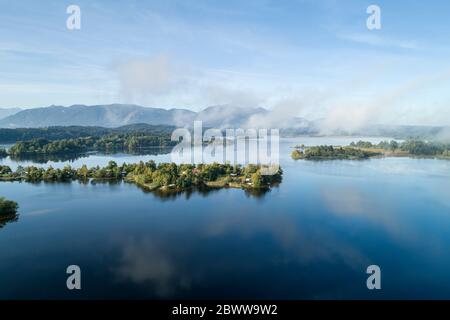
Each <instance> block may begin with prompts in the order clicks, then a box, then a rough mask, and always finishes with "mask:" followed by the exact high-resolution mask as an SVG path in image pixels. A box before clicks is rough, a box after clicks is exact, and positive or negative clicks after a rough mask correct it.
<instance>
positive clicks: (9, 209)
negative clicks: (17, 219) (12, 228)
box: [0, 197, 19, 216]
mask: <svg viewBox="0 0 450 320" xmlns="http://www.w3.org/2000/svg"><path fill="white" fill-rule="evenodd" d="M18 208H19V205H18V204H17V202H14V201H11V200H6V199H5V198H4V197H0V216H10V215H14V214H16V213H17V209H18Z"/></svg>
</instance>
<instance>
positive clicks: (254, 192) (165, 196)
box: [97, 182, 271, 201]
mask: <svg viewBox="0 0 450 320" xmlns="http://www.w3.org/2000/svg"><path fill="white" fill-rule="evenodd" d="M97 183H98V182H97ZM138 188H139V186H138ZM139 189H141V190H142V191H143V192H144V193H151V194H153V195H154V196H155V197H156V198H158V199H160V200H162V201H169V200H176V199H178V198H181V197H184V198H185V199H186V200H189V199H190V198H191V196H192V195H194V194H199V195H201V196H202V197H208V196H210V195H212V194H215V193H218V192H219V191H220V190H222V189H221V188H210V187H206V186H204V187H192V188H189V189H186V190H182V191H176V190H169V191H160V190H155V191H149V190H146V189H144V188H139ZM270 190H271V189H244V192H245V195H246V196H247V197H254V198H263V197H264V196H265V195H266V194H267V193H268V192H270Z"/></svg>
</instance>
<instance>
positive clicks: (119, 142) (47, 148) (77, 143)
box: [8, 133, 177, 156]
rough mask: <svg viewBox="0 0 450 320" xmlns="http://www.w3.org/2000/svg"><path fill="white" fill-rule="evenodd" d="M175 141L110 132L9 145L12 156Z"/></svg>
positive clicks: (124, 148) (120, 148) (166, 144)
mask: <svg viewBox="0 0 450 320" xmlns="http://www.w3.org/2000/svg"><path fill="white" fill-rule="evenodd" d="M176 143H177V142H174V141H171V140H170V135H160V136H149V135H146V134H144V133H125V134H111V135H106V136H100V137H83V138H74V139H63V140H56V141H50V140H47V139H43V138H38V139H32V140H29V141H19V142H16V143H15V144H14V145H13V146H11V147H10V148H9V150H8V153H9V154H10V155H12V156H21V155H33V154H48V155H51V154H79V153H84V152H88V151H105V152H113V151H124V152H136V151H139V150H142V149H145V148H149V147H169V146H174V145H175V144H176Z"/></svg>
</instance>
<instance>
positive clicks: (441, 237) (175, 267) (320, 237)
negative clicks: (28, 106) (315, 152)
mask: <svg viewBox="0 0 450 320" xmlns="http://www.w3.org/2000/svg"><path fill="white" fill-rule="evenodd" d="M354 140H358V139H357V138H354V137H353V138H348V137H336V138H320V137H318V138H292V139H282V141H281V142H280V152H281V154H280V161H281V166H282V168H283V171H284V175H283V182H282V183H281V184H280V185H279V186H278V187H277V188H273V189H272V190H271V191H270V192H267V193H265V194H260V195H252V194H249V193H246V192H244V191H243V190H238V189H222V190H215V191H211V192H198V191H193V192H189V193H186V192H185V193H180V194H176V195H172V196H167V197H161V196H158V195H155V194H153V193H148V192H143V191H142V190H141V189H139V188H137V187H136V186H135V185H132V184H127V183H117V184H108V183H97V184H92V183H88V184H81V183H78V182H74V183H69V184H64V183H60V184H51V183H39V184H31V183H19V182H14V183H7V182H2V183H0V195H2V196H5V197H6V198H8V199H12V200H15V201H17V202H18V203H19V205H20V210H19V213H20V215H19V217H18V219H17V221H15V222H10V223H7V224H4V225H3V226H2V225H1V224H0V226H2V227H1V228H0V299H25V298H26V299H38V298H64V299H79V298H81V299H98V298H125V299H128V298H129V299H131V298H154V299H172V298H180V299H196V298H208V299H213V298H219V299H220V298H226V299H244V298H245V299H251V298H253V299H257V298H261V299H331V298H336V299H351V298H362V299H390V298H402V299H412V298H423V299H427V298H445V299H450V275H449V270H450V232H449V231H450V161H445V160H435V159H413V158H379V159H375V158H374V159H369V160H363V161H348V160H338V161H317V162H308V161H303V160H300V161H294V160H292V159H290V153H291V151H292V149H291V147H292V146H294V145H297V144H301V143H304V144H306V145H316V144H334V145H347V144H349V143H350V142H351V141H354ZM364 140H371V141H373V142H377V141H379V140H380V139H367V138H364ZM111 159H113V160H115V161H116V162H118V163H122V162H137V161H139V160H141V159H142V160H145V161H146V160H149V159H154V160H155V161H158V162H160V161H163V162H165V161H170V156H169V155H167V154H165V155H164V154H163V155H145V156H138V155H125V154H118V155H102V154H93V155H89V156H87V157H84V158H79V159H74V160H71V161H64V162H58V161H50V162H47V163H44V164H39V165H42V166H49V165H52V166H53V167H62V166H64V165H66V164H70V165H72V166H75V167H79V166H81V165H82V164H87V165H88V166H91V165H97V164H98V165H105V164H106V163H107V162H108V161H109V160H111ZM32 163H33V161H31V160H29V161H15V160H11V159H9V158H5V159H0V164H7V165H10V166H11V167H13V168H14V167H17V165H28V164H32ZM372 264H375V265H378V266H379V267H380V268H381V286H382V288H381V290H368V289H367V287H366V279H367V277H368V275H367V274H366V268H367V267H368V266H369V265H372ZM69 265H79V266H80V268H81V273H82V290H79V291H77V290H73V291H69V290H67V288H66V279H67V276H68V275H67V274H66V268H67V266H69Z"/></svg>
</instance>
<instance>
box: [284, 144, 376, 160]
mask: <svg viewBox="0 0 450 320" xmlns="http://www.w3.org/2000/svg"><path fill="white" fill-rule="evenodd" d="M378 154H379V153H377V152H373V151H365V150H361V149H358V148H353V147H334V146H314V147H305V148H298V149H295V150H294V151H292V154H291V157H292V158H293V159H294V160H297V159H306V160H322V159H367V158H369V157H372V156H375V155H378Z"/></svg>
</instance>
